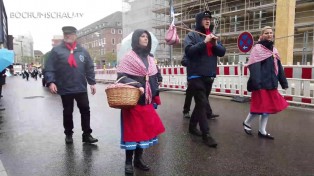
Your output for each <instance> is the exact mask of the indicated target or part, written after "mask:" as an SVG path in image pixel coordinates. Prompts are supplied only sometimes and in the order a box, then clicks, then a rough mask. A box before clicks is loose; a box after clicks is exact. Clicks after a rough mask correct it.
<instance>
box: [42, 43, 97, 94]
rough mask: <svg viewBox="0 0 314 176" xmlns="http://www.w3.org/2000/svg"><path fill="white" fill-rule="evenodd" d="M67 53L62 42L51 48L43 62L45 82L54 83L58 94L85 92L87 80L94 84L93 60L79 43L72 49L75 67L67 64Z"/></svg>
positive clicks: (68, 52) (68, 53)
mask: <svg viewBox="0 0 314 176" xmlns="http://www.w3.org/2000/svg"><path fill="white" fill-rule="evenodd" d="M69 55H70V51H69V50H68V49H67V48H66V46H65V44H64V42H62V43H61V44H60V45H58V46H56V47H54V48H53V49H52V50H51V53H50V54H49V57H48V59H47V61H46V64H45V75H44V76H45V79H46V82H47V84H48V85H49V84H50V83H55V84H56V85H57V88H58V94H60V95H66V94H73V93H83V92H87V82H88V84H89V85H94V84H96V81H95V72H94V64H93V61H92V59H91V57H90V55H89V53H88V52H87V51H86V49H85V48H83V47H81V46H80V45H79V44H77V46H76V48H75V49H74V57H75V61H76V64H77V67H71V66H70V65H69V63H68V57H69Z"/></svg>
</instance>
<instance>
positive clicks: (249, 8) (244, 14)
mask: <svg viewBox="0 0 314 176" xmlns="http://www.w3.org/2000/svg"><path fill="white" fill-rule="evenodd" d="M152 2H153V13H154V17H155V18H154V20H153V21H154V23H153V28H154V29H155V32H156V34H157V35H158V39H159V41H161V42H160V47H159V50H158V52H157V55H158V58H159V60H160V61H161V63H164V64H166V65H167V64H170V63H169V60H170V58H169V56H170V52H172V55H173V59H174V64H179V63H180V60H181V58H182V56H183V52H184V51H183V49H184V48H183V42H181V43H180V44H178V45H175V46H173V49H172V50H171V48H170V47H169V46H168V45H166V44H165V42H163V41H164V40H163V39H164V35H165V33H166V31H167V29H168V27H169V24H170V19H169V16H170V15H169V14H170V8H169V0H152ZM173 5H174V9H175V14H176V16H175V25H176V26H178V28H177V30H178V34H179V36H180V40H181V41H183V40H184V37H185V36H186V34H187V33H188V32H189V31H187V30H182V29H181V28H182V27H183V28H189V29H194V28H195V15H196V14H197V13H199V12H202V11H205V10H206V9H207V7H209V10H210V11H211V13H212V16H213V19H214V21H213V24H218V25H217V29H216V35H218V36H219V37H220V40H221V41H222V43H223V45H224V46H225V47H226V48H227V53H226V55H225V56H224V57H223V58H220V62H221V63H224V64H226V63H232V62H237V61H238V56H239V54H240V53H239V50H238V47H237V38H238V36H239V34H240V33H242V32H244V31H248V32H250V33H252V35H253V37H254V41H257V40H258V38H259V35H260V31H261V29H262V28H263V27H264V26H273V27H275V22H276V0H211V1H206V0H173ZM313 14H314V2H313V1H312V0H297V1H296V11H295V33H294V43H295V44H294V64H296V63H297V62H302V63H303V64H304V63H305V62H308V61H309V60H310V62H311V63H312V64H313V62H312V60H314V56H313V55H314V54H313V50H314V49H313V40H314V38H313V32H314V15H313ZM213 24H212V25H213ZM283 27H284V26H283ZM274 30H275V29H274ZM287 37H289V36H287ZM278 40H280V39H278Z"/></svg>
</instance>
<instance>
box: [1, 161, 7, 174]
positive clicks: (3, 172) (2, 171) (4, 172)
mask: <svg viewBox="0 0 314 176" xmlns="http://www.w3.org/2000/svg"><path fill="white" fill-rule="evenodd" d="M0 176H8V175H7V172H6V171H5V169H4V167H3V164H2V162H1V160H0Z"/></svg>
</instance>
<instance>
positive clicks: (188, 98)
mask: <svg viewBox="0 0 314 176" xmlns="http://www.w3.org/2000/svg"><path fill="white" fill-rule="evenodd" d="M188 64H189V59H188V58H187V57H186V55H185V54H184V55H183V58H182V60H181V65H182V66H184V67H187V66H188ZM210 92H211V90H209V91H207V93H208V96H209V94H210ZM208 96H207V97H208ZM192 98H193V91H192V90H191V88H190V86H189V83H188V82H187V88H186V90H185V99H184V105H183V118H187V119H189V118H191V116H190V108H191V103H192ZM208 105H209V106H208V108H206V110H207V118H208V119H211V120H214V119H216V118H217V117H219V115H218V114H214V113H213V110H212V108H211V106H210V102H209V100H208Z"/></svg>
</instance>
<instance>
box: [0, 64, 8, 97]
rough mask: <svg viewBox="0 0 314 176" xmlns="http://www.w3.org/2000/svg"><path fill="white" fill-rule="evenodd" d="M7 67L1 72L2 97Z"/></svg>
mask: <svg viewBox="0 0 314 176" xmlns="http://www.w3.org/2000/svg"><path fill="white" fill-rule="evenodd" d="M6 71H7V69H4V70H2V72H1V73H0V98H2V97H3V96H2V86H3V85H4V84H5V78H6V75H5V73H6Z"/></svg>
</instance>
